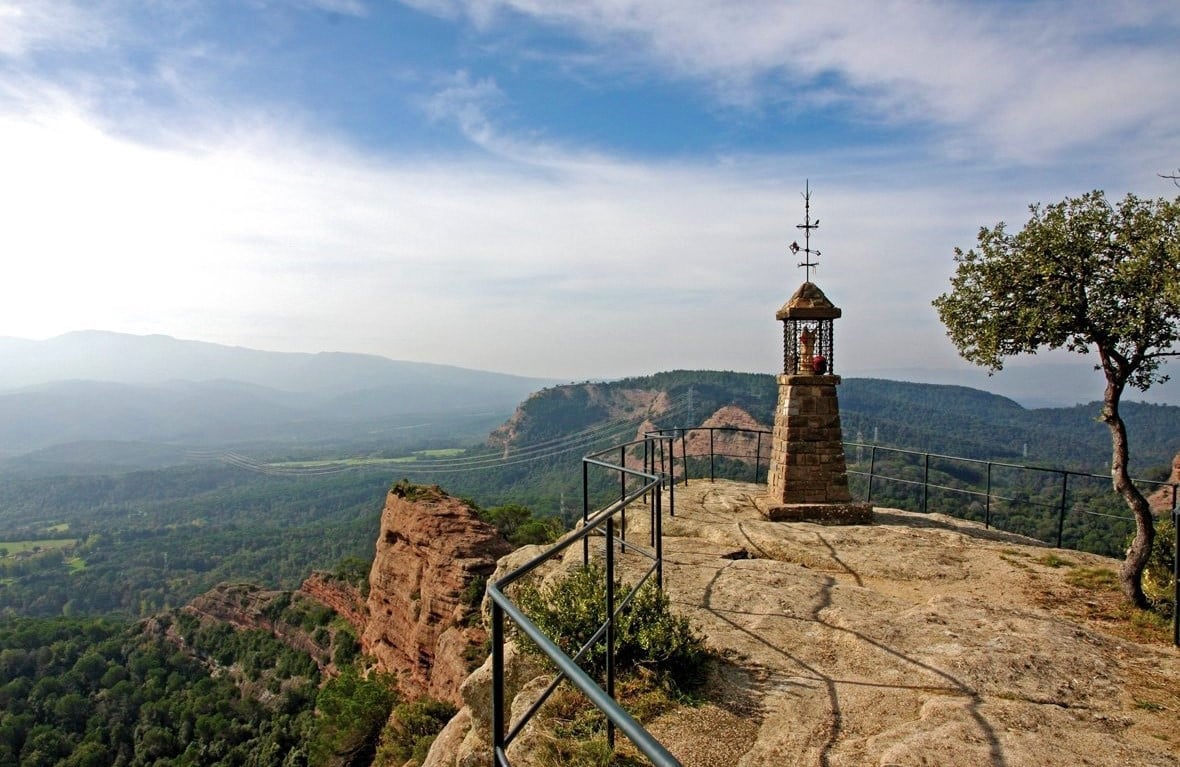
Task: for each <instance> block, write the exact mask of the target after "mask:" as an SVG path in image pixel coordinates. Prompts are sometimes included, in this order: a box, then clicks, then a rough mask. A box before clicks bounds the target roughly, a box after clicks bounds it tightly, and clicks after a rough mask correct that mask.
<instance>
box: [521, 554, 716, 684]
mask: <svg viewBox="0 0 1180 767" xmlns="http://www.w3.org/2000/svg"><path fill="white" fill-rule="evenodd" d="M630 591H631V587H630V586H629V585H626V584H624V583H623V582H622V581H616V582H615V594H616V595H617V599H618V600H619V601H622V599H623V598H624V597H625V595H626V594H628V593H629V592H630ZM516 602H517V604H519V605H520V607H521V609H522V610H524V612H525V614H526V615H528V616H529V617H530V618H531V619H532V620H533V622H534V623H536V624H537V626H538V627H539V628H540V629H541V631H543V632H544V633H545V635H546V636H548V637H550V638H551V639H553V641H554V642H555V643H556V644H557V646H558V647H560V648H561V649H562V651H563V652H565V653H566V654H567V655H569V656H571V657H572V656H573V655H574V654H575V653H576V652H577V651H578V650H579V649H580V648H581V647H582V646H583V645H584V644H585V643H586V641H587V640H589V638H590V637H591V636H593V635H594V632H595V631H597V630H598V627H599V626H601V625H602V623H603V621H604V620H605V619H606V573H605V571H604V570H603V568H602V567H601V566H600V565H598V564H596V563H591V564H590V565H588V566H586V567H583V568H579V569H577V570H575V571H574V572H573V573H571V574H570V575H568V576H566V577H565V578H562V579H560V580H557V581H554V582H552V583H550V584H548V585H545V586H540V587H538V586H537V585H536V584H534V583H525V584H522V586H521V587H520V588H519V590H518V591H517V593H516ZM523 646H524V649H525V650H526V651H527V652H530V653H533V654H537V655H540V654H542V653H541V650H540V648H538V647H537V646H536V645H535V644H533V643H532V642H531V641H528V640H527V639H526V640H525V641H524V642H523ZM708 658H709V653H708V650H707V649H706V648H705V643H704V639H703V638H702V637H701V635H700V634H698V633H697V632H696V630H695V629H694V628H693V627H692V624H690V623H689V621H688V619H687V618H684V617H683V616H678V615H674V614H672V612H671V610H670V608H669V602H668V597H667V595H666V594H664V592H663V591H661V590H659V589H657V588H656V587H655V584H654V583H653V582H651V581H648V582H647V583H645V584H644V585H643V586H642V587H640V589H639V591H638V593H636V594H635V598H634V599H632V600H631V602H630V604H629V605H628V606H627V609H625V610H623V612H622V613H620V615H619V617H618V621H617V623H616V629H615V667H616V668H618V669H620V670H628V669H638V668H643V669H647V670H649V671H653V672H655V673H657V674H658V675H660V676H663V677H666V678H668V679H669V680H670V681H671V682H672V683H674V684H675V686H676V687H677V688H678V689H680V690H681V691H689V690H692V689H694V688H696V687H698V686H700V685H701V684H702V683H703V682H704V680H705V675H706V671H707V661H708ZM581 665H582V667H583V668H585V669H586V670H587V672H588V673H590V674H591V675H601V674H602V673H603V672H604V670H605V668H606V641H605V640H599V641H598V642H596V643H595V644H594V646H593V647H591V648H590V649H589V650H588V651H587V652H586V655H585V656H583V659H582V664H581Z"/></svg>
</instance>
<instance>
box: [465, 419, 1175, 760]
mask: <svg viewBox="0 0 1180 767" xmlns="http://www.w3.org/2000/svg"><path fill="white" fill-rule="evenodd" d="M694 433H706V434H707V435H708V440H707V444H708V449H707V450H705V449H703V448H702V449H701V450H700V451H695V450H694V451H693V452H689V443H690V441H692V440H691V438H690V436H689V435H691V434H694ZM719 433H721V434H723V435H724V436H725V439H724V442H725V443H726V449H724V450H718V444H717V443H718V440H717V435H718V434H719ZM771 440H772V433H771V432H769V431H767V430H764V429H743V428H739V427H708V426H702V427H687V428H675V429H661V430H657V431H653V432H650V433H648V434H647V435H645V437H644V439H642V440H635V441H633V442H628V443H625V444H623V445H616V446H613V447H611V448H608V449H606V450H603V451H601V452H598V453H593V454H591V455H587V456H585V457H584V458H583V459H582V527H581V529H579V530H577V531H576V532H574V533H572V534H570V535H568V536H566V537H565V538H563V539H562V540H561V541H560V542H558V543H557V544H555V545H554V546H552V547H550V548H549V549H547V550H546V551H544V552H543V553H541V554H539V555H538V556H536V557H534V558H533V559H531V560H529V561H528V562H526V563H525V564H524V565H522V566H521V567H519V568H517V569H516V570H514V571H513V572H511V573H509V574H508V575H506V576H504V577H503V578H501V579H499V580H498V581H496V582H494V583H490V584H489V585H488V594H489V596H490V597H491V602H492V677H493V681H492V749H493V755H494V760H495V764H496V765H497V767H511V764H510V762H509V760H508V755H507V750H508V747H509V745H510V744H511V743H512V741H513V740H514V739H515V738H516V737H517V736H518V735H519V734H520V733H521V731H522V730H523V729H524V727H525V725H526V724H527V723H528V722H529V720H531V719H532V717H533V716H534V715H535V714H536V713H537V712H538V711H540V709H541V707H542V706H543V705H544V703H545V701H546V700H548V698H549V696H550V695H552V693H553V692H554V691H555V690H556V689H557V687H558V685H560V684H561V682H562V681H563V680H569V682H570V683H572V684H573V685H574V686H575V687H576V688H577V689H579V690H580V691H581V692H582V693H583V694H585V695H586V697H587V698H588V699H589V700H590V702H591V703H592V704H593V705H594V706H595V707H597V708H598V709H599V710H600V711H601V712H602V713H603V715H604V716H605V717H606V720H607V740H608V743H609V744H610V746H611V747H612V748H613V746H614V736H615V729H616V728H618V729H619V730H622V732H623V734H625V735H626V736H627V737H628V738H629V739H630V740H631V742H632V743H634V744H635V747H636V748H637V749H638V750H639V751H640V752H641V753H642V754H644V755H645V756H646V757H647V758H648V759H649V760H650V761H651V762H652V764H654V765H656V766H657V767H674V766H676V767H678V766H679V764H680V763H679V762H678V761H677V760H676V758H675V757H673V756H672V755H671V753H669V752H668V751H667V749H665V748H664V747H663V746H662V745H661V744H660V743H659V742H658V741H657V740H656V739H655V738H654V737H652V735H651V734H650V733H648V732H647V730H645V729H644V728H643V726H642V725H640V724H639V723H638V722H637V721H636V720H635V719H634V718H633V717H631V715H630V714H628V713H627V712H626V711H625V710H624V709H623V708H622V707H621V706H620V705H619V704H618V703H617V702H616V701H615V688H614V685H615V668H614V649H615V634H614V632H615V619H616V618H617V617H618V615H619V614H620V613H621V611H623V610H625V609H626V608H627V605H628V604H629V603H630V601H631V599H632V598H633V597H634V595H635V593H636V592H637V591H638V589H639V588H640V587H642V586H643V585H644V584H645V583H646V582H647V581H648V580H650V579H653V578H654V580H655V583H656V586H657V587H658V588H662V587H663V540H662V516H663V494H664V492H665V491H667V492H668V494H669V504H668V513H669V515H674V514H675V486H676V483H677V482H678V481H683V482H684V484H685V485H687V484H688V482H689V480H690V479H692V478H693V477H691V476H690V475H691V474H692V468H693V467H694V464H695V465H696V466H697V468H699V469H700V470H701V471H700V476H698V477H696V478H697V479H702V478H703V477H704V472H703V467H704V460H705V458H706V457H707V459H708V476H709V479H710V480H715V479H716V478H717V474H718V468H719V465H718V459H721V461H722V462H723V465H722V467H721V468H722V469H723V470H724V472H725V473H726V474H729V475H733V474H737V473H741V474H745V472H747V471H748V472H750V473H749V474H745V476H746V477H748V478H749V480H750V481H753V482H756V483H757V482H763V481H765V478H764V476H763V475H764V469H766V470H768V469H769V464H770V455H769V452H770V448H771ZM699 441H701V440H698V442H699ZM677 442H679V444H680V456H679V459H678V458H677V455H676V452H677V451H676V444H677ZM741 445H745V449H743V450H741V451H735V448H736V447H739V446H741ZM640 446H642V454H641V455H640V451H639V448H640ZM844 446H845V450H846V451H852V453H853V454H854V455H856V456H857V457H858V458H860V459H861V460H854V461H850V463H851V464H852V465H853V466H859V465H861V464H863V452H864V451H865V450H868V451H869V467H868V471H862V470H859V469H856V468H852V469H849V470H848V474H849V475H851V476H857V477H863V478H864V479H865V484H866V486H865V500H866V501H869V502H871V501H872V499H873V490H874V485H875V484H876V483H878V482H892V483H898V484H900V485H902V486H908V487H917V488H920V492H921V502H920V504H919V505H920V510H921V511H923V512H926V511H928V509H929V501H930V491H931V490H932V489H933V490H937V491H939V492H944V493H951V494H959V495H962V496H964V497H967V498H974V499H980V498H982V499H984V501H983V502H984V519H983V521H984V524H985V526H987V527H991V526H992V524H993V518H992V502H993V501H1002V502H1006V503H1024V504H1028V505H1031V506H1041V507H1051V508H1055V509H1056V511H1057V520H1056V521H1057V534H1056V541H1057V546H1058V547H1059V548H1060V547H1061V546H1062V544H1063V542H1064V541H1063V530H1064V524H1065V515H1066V512H1067V508H1068V503H1067V502H1068V498H1069V491H1070V479H1071V477H1072V478H1075V480H1076V479H1078V478H1087V479H1101V480H1105V481H1107V482H1109V481H1110V477H1109V476H1107V475H1101V474H1090V473H1087V472H1078V471H1070V470H1066V469H1051V468H1045V467H1037V466H1020V465H1017V464H1010V463H1002V462H998V461H986V460H980V459H973V458H962V457H958V456H947V455H941V454H938V453H929V452H921V451H915V450H904V449H901V448H891V447H884V446H881V445H872V444H864V443H858V442H845V443H844ZM879 453H883V454H890V455H896V456H902V457H903V459H902V461H903V463H904V462H906V461H910V462H912V465H914V466H916V465H917V464H918V463H920V464H921V479H917V478H916V476H902V475H901V474H902V473H904V472H899V473H898V475H896V476H894V475H891V474H887V473H885V472H884V471H882V470H880V469H879V466H878V456H879ZM616 454H617V459H616V458H615V456H616ZM932 459H933V460H935V461H938V462H942V463H943V464H944V466H942V467H941V468H945V464H946V463H947V462H951V463H956V464H961V465H968V466H976V467H983V471H984V475H985V476H986V480H985V481H984V485H983V489H982V491H980V490H977V489H973V487H971V486H969V485H968V486H966V487H956V486H952V485H945V484H936V483H932V482H931V481H930V469H931V460H932ZM726 461H728V462H729V463H728V464H725V463H724V462H726ZM629 463H630V464H631V465H628V464H629ZM901 468H903V469H904V468H906V466H902V467H901ZM997 469H1000V470H1011V471H1021V472H1031V473H1032V474H1034V475H1037V476H1049V477H1060V479H1061V493H1060V496H1058V499H1057V501H1056V502H1055V503H1053V504H1050V503H1046V502H1043V501H1036V500H1033V499H1031V498H1018V497H1016V496H1009V495H1004V494H1003V493H999V492H996V488H995V486H994V485H993V472H994V471H995V470H997ZM594 471H605V472H606V473H607V474H608V475H609V474H610V473H614V474H616V475H617V482H618V491H617V495H616V494H615V493H614V491H611V490H609V489H608V488H609V486H610V484H611V483H612V482H613V481H615V480H614V479H609V480H608V481H607V482H602V481H599V482H597V483H595V482H594V481H593V478H592V472H594ZM733 478H741V477H733ZM1135 481H1136V482H1140V483H1142V484H1148V485H1155V486H1157V487H1159V486H1164V487H1171V496H1172V507H1173V519H1174V520H1175V521H1176V522H1180V509H1177V498H1178V496H1180V484H1177V483H1169V482H1156V481H1150V480H1135ZM592 488H597V491H596V492H595V491H593V490H592ZM595 494H596V495H597V496H604V495H605V497H606V498H609V501H608V502H606V504H605V505H604V506H602V507H601V508H598V509H597V510H595V511H591V508H592V506H593V504H592V495H595ZM640 502H646V506H647V508H646V509H645V511H646V512H647V513H649V514H650V531H651V534H650V541H649V543H650V548H644V547H643V546H640V545H637V544H636V543H635V542H634V541H627V539H626V528H627V522H626V519H627V510H628V508H629V507H632V506H633V505H638V504H639V503H640ZM1083 513H1087V512H1083ZM1089 513H1094V512H1089ZM1097 516H1110V517H1114V518H1117V519H1123V520H1126V519H1129V517H1124V516H1117V515H1110V514H1097ZM594 537H602V538H604V539H605V544H606V545H605V546H604V555H603V559H604V562H605V571H606V572H605V577H606V610H605V615H606V618H605V620H604V622H603V623H602V624H601V625H600V626H599V628H598V630H597V631H596V632H595V633H594V635H593V636H592V637H591V638H590V639H589V640H588V641H587V642H586V644H585V645H583V646H582V647H581V648H580V649H579V650H578V651H577V652H575V653H574V654H573V655H572V656H570V655H567V654H566V653H565V652H563V651H562V649H561V648H560V647H558V646H557V645H556V643H554V642H553V640H552V639H550V638H549V637H547V636H546V635H545V634H544V633H543V632H542V631H541V630H540V629H539V628H538V627H537V625H536V624H535V623H534V622H533V621H532V620H531V619H530V618H529V617H528V616H527V615H525V614H524V613H523V612H522V611H521V609H520V608H519V607H518V606H517V605H516V604H514V603H513V602H512V600H511V599H510V598H509V597H508V596H507V595H506V593H505V589H507V588H508V587H509V586H511V585H512V584H513V583H516V582H517V581H519V580H520V579H522V578H524V577H526V576H527V575H529V574H530V573H532V572H533V571H535V570H536V569H537V568H538V567H540V566H541V565H543V564H544V563H546V562H548V561H550V560H552V559H554V558H555V557H557V556H559V555H561V554H562V553H563V552H565V551H566V550H567V549H568V548H570V547H571V546H573V545H575V544H578V543H581V544H582V558H583V563H584V564H588V563H589V561H590V539H591V538H594ZM616 545H617V546H618V547H619V549H620V550H621V551H624V552H625V551H631V552H634V553H638V554H641V555H643V556H646V557H648V558H649V559H651V561H652V564H651V566H650V568H649V569H648V570H647V571H646V572H645V573H644V574H643V575H642V577H641V578H640V579H639V581H638V582H637V583H636V584H635V585H634V586H633V587H632V588H631V589H630V591H628V592H627V593H626V594H623V595H621V596H620V595H618V594H616V593H615V566H616V561H615V547H616ZM1175 546H1176V551H1175V553H1176V555H1177V556H1176V568H1177V574H1178V575H1180V525H1178V526H1177V532H1176V541H1175ZM1176 583H1177V586H1176V589H1177V594H1176V596H1177V598H1178V601H1180V577H1178V578H1177V579H1176ZM1174 612H1175V613H1177V617H1178V619H1177V620H1174V621H1173V638H1174V642H1175V643H1176V644H1177V645H1178V646H1180V610H1176V611H1174ZM505 617H507V618H508V619H510V620H511V621H512V622H513V624H514V625H515V626H516V629H517V631H519V632H520V633H521V634H523V635H524V636H526V637H528V638H529V639H530V640H532V642H534V643H535V644H536V645H537V647H538V648H540V650H541V652H543V653H544V654H545V656H546V657H548V658H549V659H550V660H551V661H552V662H553V664H554V665H555V666H556V667H557V670H558V673H557V675H556V676H555V678H554V679H553V681H552V682H551V683H550V684H549V686H548V687H547V688H546V689H545V691H544V692H543V693H542V694H541V695H540V696H539V697H538V698H537V700H536V701H535V702H534V703H533V704H532V705H531V706H530V707H529V709H528V710H527V711H526V712H525V713H524V714H523V715H522V716H521V717H520V718H519V719H518V720H517V721H516V722H515V723H509V722H508V721H507V707H506V701H505V689H504V644H505V640H506V625H505ZM604 640H605V642H606V679H605V684H606V689H605V690H604V689H603V688H602V687H601V686H599V684H598V683H597V682H596V681H595V680H594V679H593V678H592V677H591V676H590V675H589V674H588V673H587V672H586V671H584V670H583V669H582V668H581V667H580V666H579V665H578V662H579V661H580V660H581V659H582V658H583V657H584V656H585V655H586V654H587V653H588V652H589V651H590V649H591V648H592V647H593V646H594V645H595V644H597V643H598V642H601V641H604Z"/></svg>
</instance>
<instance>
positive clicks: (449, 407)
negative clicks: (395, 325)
mask: <svg viewBox="0 0 1180 767" xmlns="http://www.w3.org/2000/svg"><path fill="white" fill-rule="evenodd" d="M0 355H2V356H3V359H4V364H3V365H2V366H0V456H4V455H9V456H11V455H16V454H20V453H25V452H29V451H33V450H38V449H42V448H46V447H51V446H53V445H59V444H64V443H69V442H78V441H110V440H115V441H131V442H174V443H176V442H179V443H185V444H210V443H225V442H237V441H242V440H266V439H270V440H285V439H309V438H316V437H318V436H320V435H322V434H329V433H330V434H333V435H338V434H339V433H341V432H342V431H347V430H349V429H351V430H353V431H357V432H361V433H363V432H364V431H365V430H366V426H365V423H364V422H367V423H368V424H372V423H375V422H377V421H379V420H380V419H383V418H387V417H390V416H402V415H411V414H420V413H455V412H461V411H481V410H482V411H488V410H493V411H497V412H503V413H505V414H507V413H509V412H511V410H512V409H513V408H514V407H515V406H516V405H517V403H519V402H520V400H521V399H523V398H524V397H525V396H527V395H528V394H529V393H530V392H533V391H535V390H537V389H539V388H541V387H542V386H544V385H546V384H549V383H551V381H549V380H547V379H537V378H525V377H521V376H511V375H506V374H501V373H490V372H486V371H479V370H469V369H466V368H458V367H450V366H446V365H433V364H426V363H416V362H402V361H395V360H390V359H385V358H383V357H375V356H371V355H358V354H345V353H340V352H325V353H320V354H301V353H282V352H265V351H255V350H252V349H244V348H241V347H228V346H220V345H217V344H208V343H204V342H199V341H183V340H178V339H174V338H170V337H167V336H130V335H124V334H118V333H105V332H98V331H84V332H78V333H68V334H66V335H64V336H59V337H57V338H53V339H49V340H47V341H25V340H22V339H12V338H3V339H0ZM350 424H351V425H350Z"/></svg>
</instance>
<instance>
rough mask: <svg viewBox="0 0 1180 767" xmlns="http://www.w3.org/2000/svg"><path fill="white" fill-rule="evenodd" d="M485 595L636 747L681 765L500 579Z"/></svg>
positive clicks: (671, 766)
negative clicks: (548, 633) (516, 600)
mask: <svg viewBox="0 0 1180 767" xmlns="http://www.w3.org/2000/svg"><path fill="white" fill-rule="evenodd" d="M488 596H490V597H491V598H492V601H493V602H495V603H496V604H497V605H499V606H500V609H501V610H503V611H504V613H505V614H506V615H507V616H508V617H509V618H511V619H512V621H513V623H515V624H516V627H517V628H518V629H519V630H520V631H522V632H523V633H524V634H525V636H527V637H528V638H529V639H531V640H533V642H535V643H536V645H537V647H539V648H541V651H542V652H544V653H545V654H546V655H547V656H549V659H550V660H552V661H553V663H554V664H555V665H556V666H557V668H558V669H559V670H560V671H561V672H562V673H564V674H565V677H566V678H567V679H569V680H570V682H572V683H573V684H574V686H575V687H577V688H578V689H579V690H581V691H582V693H583V694H584V695H585V696H586V697H587V698H589V699H590V702H591V703H593V704H594V705H595V706H596V707H597V708H598V710H599V711H601V712H602V713H603V714H604V715H605V716H606V718H607V719H609V720H610V721H611V722H612V723H613V724H614V725H615V727H618V728H619V729H620V730H621V731H622V732H623V734H624V735H626V736H627V737H628V738H629V739H630V740H631V742H632V743H634V744H635V747H636V748H638V749H639V750H640V752H642V753H643V755H644V756H646V757H647V758H648V759H650V760H651V762H652V764H654V765H655V767H681V766H680V762H679V761H677V759H676V757H674V756H672V754H671V752H669V751H668V750H667V749H666V748H664V746H663V745H661V744H660V742H659V741H658V740H656V739H655V738H654V737H652V735H651V733H649V732H648V731H647V730H645V729H643V726H642V725H640V724H639V722H637V721H635V719H634V718H633V717H632V716H631V715H630V714H628V713H627V712H626V711H625V710H624V709H623V708H622V707H621V706H619V704H618V703H616V702H615V701H614V700H612V699H611V697H610V696H609V695H607V694H606V692H605V691H604V690H603V689H602V688H601V687H599V686H598V684H597V683H595V681H594V680H593V679H591V678H590V675H589V674H587V673H586V672H585V671H583V670H582V669H581V667H580V666H578V664H576V663H574V662H573V660H572V659H571V658H570V657H569V656H568V655H566V654H565V653H563V652H562V651H561V648H559V647H558V646H557V645H556V644H554V643H553V641H552V640H550V639H549V637H547V636H545V634H544V633H543V632H542V631H541V630H540V629H539V628H537V626H536V624H535V623H533V622H532V621H531V620H529V617H528V616H527V615H525V614H524V613H523V612H521V610H520V609H519V608H518V607H517V606H516V605H515V604H513V603H512V600H510V599H508V597H507V596H505V595H504V593H503V592H502V591H500V588H499V582H497V583H489V584H488Z"/></svg>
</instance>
